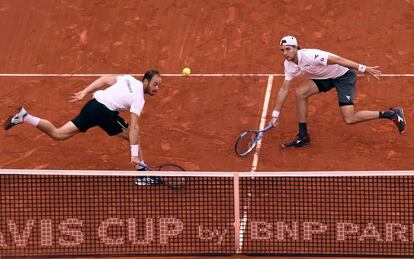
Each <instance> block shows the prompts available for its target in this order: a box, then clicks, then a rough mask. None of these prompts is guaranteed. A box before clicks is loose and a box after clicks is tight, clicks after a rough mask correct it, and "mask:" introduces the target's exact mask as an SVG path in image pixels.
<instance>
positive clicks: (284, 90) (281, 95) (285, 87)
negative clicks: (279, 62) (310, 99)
mask: <svg viewBox="0 0 414 259" xmlns="http://www.w3.org/2000/svg"><path fill="white" fill-rule="evenodd" d="M291 82H292V81H291V80H284V81H283V83H282V86H281V87H280V89H279V92H278V94H277V96H276V104H275V107H274V108H273V112H272V121H271V123H272V124H273V126H274V127H275V126H276V125H277V121H278V119H279V114H280V111H281V110H282V107H283V103H284V102H285V100H286V96H287V95H288V93H289V87H290V85H291Z"/></svg>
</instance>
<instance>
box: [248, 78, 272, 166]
mask: <svg viewBox="0 0 414 259" xmlns="http://www.w3.org/2000/svg"><path fill="white" fill-rule="evenodd" d="M272 86H273V76H269V78H268V79H267V88H266V95H265V99H264V103H263V111H262V118H261V120H260V126H259V129H260V130H262V129H264V128H265V124H266V115H267V109H268V108H269V101H270V94H271V93H272ZM261 146H262V139H259V141H258V142H257V145H256V152H255V153H254V157H253V163H252V168H251V170H250V172H256V169H257V163H258V162H259V152H260V147H261Z"/></svg>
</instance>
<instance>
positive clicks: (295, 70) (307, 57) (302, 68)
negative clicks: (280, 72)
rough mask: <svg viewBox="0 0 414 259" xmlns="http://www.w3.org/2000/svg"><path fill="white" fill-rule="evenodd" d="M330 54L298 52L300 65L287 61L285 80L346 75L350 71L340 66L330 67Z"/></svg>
mask: <svg viewBox="0 0 414 259" xmlns="http://www.w3.org/2000/svg"><path fill="white" fill-rule="evenodd" d="M328 55H333V54H331V53H329V52H326V51H322V50H319V49H300V50H298V64H297V65H296V64H295V62H293V61H287V60H285V80H288V81H289V80H292V79H293V78H295V77H298V76H301V77H304V78H306V79H328V78H337V77H340V76H342V75H344V74H345V73H346V72H347V71H348V70H349V69H348V68H347V67H343V66H340V65H338V64H334V65H328Z"/></svg>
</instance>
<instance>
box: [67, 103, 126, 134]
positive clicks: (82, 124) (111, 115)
mask: <svg viewBox="0 0 414 259" xmlns="http://www.w3.org/2000/svg"><path fill="white" fill-rule="evenodd" d="M72 122H73V124H75V126H76V127H77V128H78V129H79V130H80V131H82V132H86V131H87V130H88V129H90V128H92V127H95V126H99V127H100V128H102V129H103V130H104V131H105V132H106V133H108V135H109V136H113V135H116V134H119V133H121V132H123V131H124V130H126V129H127V128H128V123H126V122H125V120H124V119H123V118H122V117H120V116H119V113H118V112H117V111H111V110H110V109H108V108H107V107H106V106H105V105H103V104H102V103H100V102H98V101H97V100H95V99H92V100H90V101H89V102H87V103H86V104H85V106H83V108H82V110H81V111H80V113H79V115H78V116H76V117H75V118H74V119H73V120H72Z"/></svg>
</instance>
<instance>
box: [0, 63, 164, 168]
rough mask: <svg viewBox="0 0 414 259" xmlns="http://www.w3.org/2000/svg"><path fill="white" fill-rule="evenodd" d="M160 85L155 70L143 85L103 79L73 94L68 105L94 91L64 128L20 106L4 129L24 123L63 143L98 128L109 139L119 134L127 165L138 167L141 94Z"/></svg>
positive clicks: (128, 80)
mask: <svg viewBox="0 0 414 259" xmlns="http://www.w3.org/2000/svg"><path fill="white" fill-rule="evenodd" d="M160 85H161V75H160V73H159V72H158V71H156V70H149V71H147V72H146V73H145V74H144V77H143V79H142V82H141V81H139V80H137V79H135V78H134V77H132V76H130V75H118V76H102V77H100V78H98V79H97V80H95V81H94V82H92V83H91V84H90V85H89V86H87V87H86V88H85V89H83V90H82V91H79V92H77V93H75V94H74V95H73V98H72V100H71V102H77V101H80V100H82V99H83V98H84V97H85V96H86V95H87V94H89V93H91V92H94V94H93V98H92V99H91V100H89V101H88V102H87V103H86V104H85V105H84V106H83V108H82V110H81V111H80V113H79V115H78V116H76V117H75V118H74V119H73V120H71V121H68V122H67V123H65V124H64V125H63V126H61V127H59V128H58V127H56V126H55V125H53V124H52V123H51V122H50V121H48V120H46V119H42V118H38V117H36V116H33V115H31V114H29V113H28V112H27V111H26V110H25V108H23V107H20V108H19V109H18V112H17V114H16V115H14V116H10V117H9V118H8V119H7V120H6V122H5V123H4V129H5V130H8V129H10V128H12V127H14V126H16V125H18V124H21V123H27V124H30V125H33V126H35V127H37V128H38V129H39V130H41V131H42V132H44V133H46V134H47V135H48V136H50V137H51V138H53V139H54V140H65V139H68V138H70V137H72V136H74V135H76V134H78V133H79V132H86V131H87V130H88V129H90V128H92V127H95V126H98V127H100V128H102V129H103V130H104V131H105V132H106V133H107V134H108V135H109V136H114V135H118V136H120V137H123V138H125V139H127V140H129V143H130V147H131V160H130V162H131V163H134V164H139V163H141V162H142V160H143V159H142V157H143V156H142V152H141V149H140V146H139V124H138V119H139V117H140V115H141V112H142V109H143V108H144V104H145V99H144V94H148V95H154V94H155V93H156V92H157V91H158V89H159V87H160ZM104 87H106V88H105V89H104V90H98V89H101V88H104ZM97 90H98V91H97ZM120 111H129V112H130V124H129V125H128V123H126V122H125V120H124V119H123V118H122V117H121V116H119V112H120Z"/></svg>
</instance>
